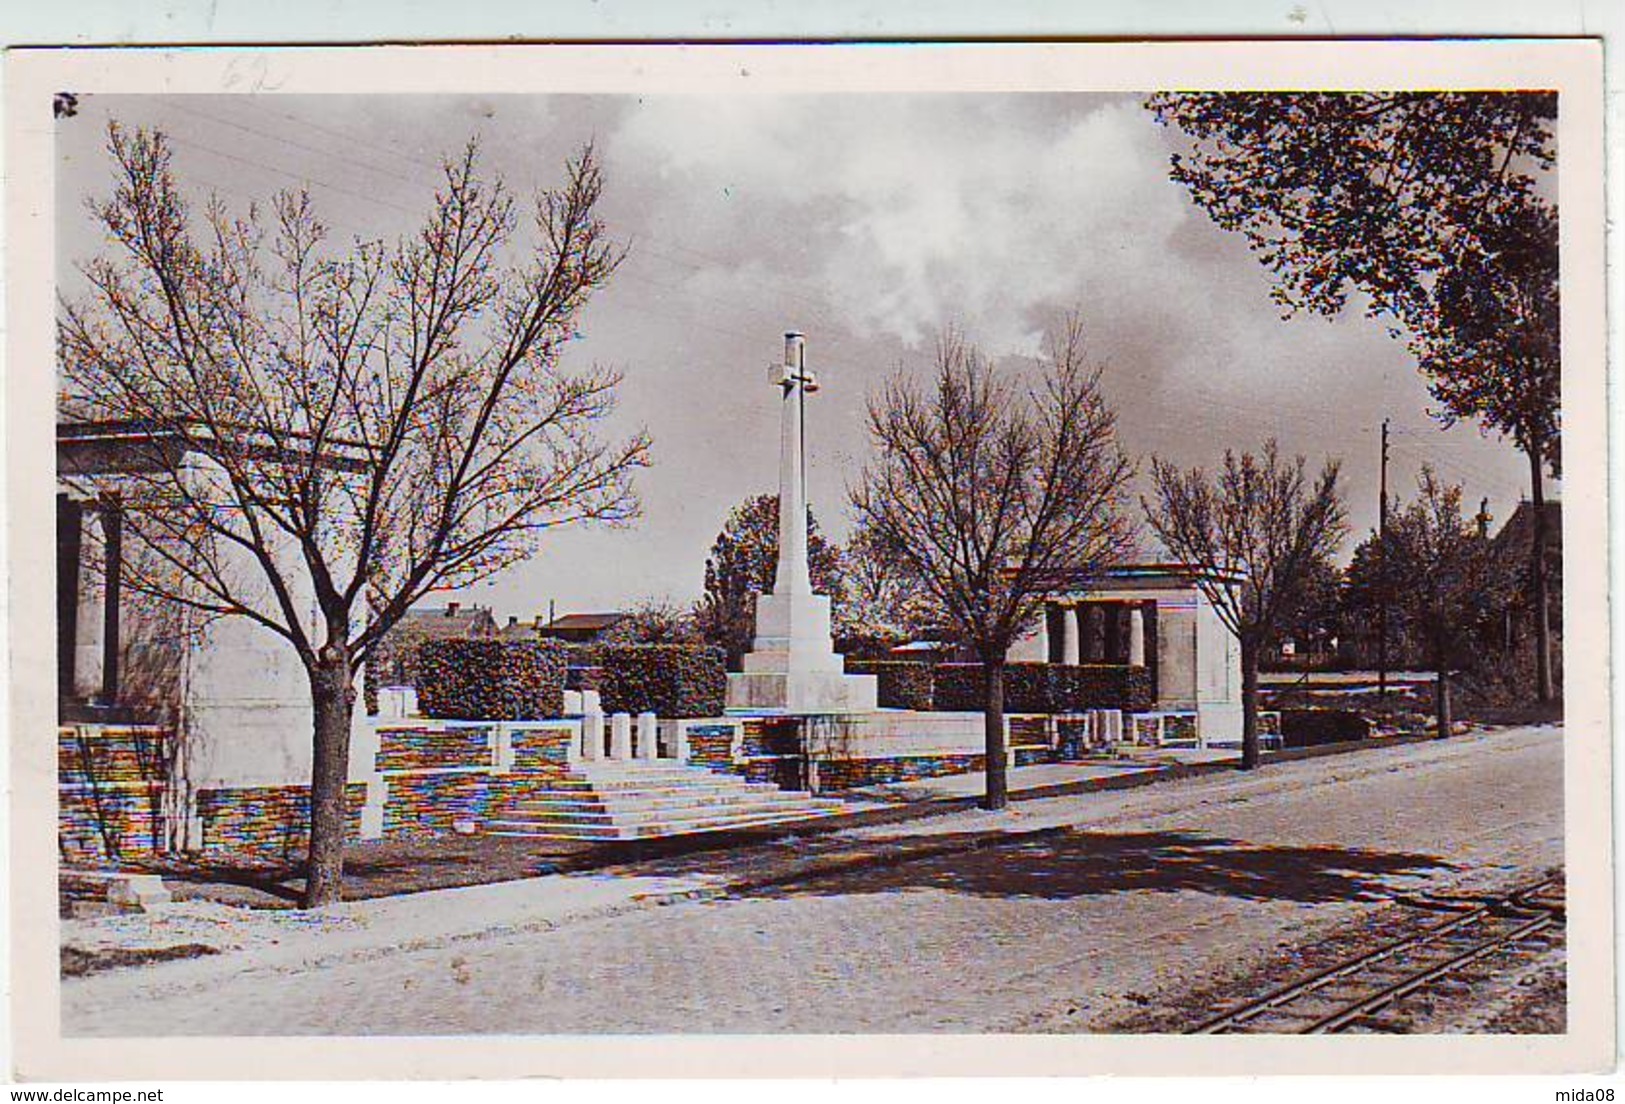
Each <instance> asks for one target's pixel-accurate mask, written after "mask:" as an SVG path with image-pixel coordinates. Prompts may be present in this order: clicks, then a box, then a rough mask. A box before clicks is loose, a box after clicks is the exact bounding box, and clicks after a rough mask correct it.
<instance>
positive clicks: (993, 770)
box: [982, 659, 1010, 809]
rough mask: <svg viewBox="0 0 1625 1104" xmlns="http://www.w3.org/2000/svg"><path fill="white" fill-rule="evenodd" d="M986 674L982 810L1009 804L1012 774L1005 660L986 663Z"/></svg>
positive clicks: (984, 664)
mask: <svg viewBox="0 0 1625 1104" xmlns="http://www.w3.org/2000/svg"><path fill="white" fill-rule="evenodd" d="M982 669H983V670H984V671H985V672H986V673H987V699H986V702H987V705H986V709H985V710H984V712H983V719H984V721H985V723H986V733H987V741H986V751H987V793H986V794H985V795H984V796H983V798H982V808H984V809H1002V808H1004V807H1005V806H1006V805H1008V804H1009V803H1010V795H1009V791H1010V781H1009V773H1008V772H1007V771H1006V769H1005V762H1004V754H1005V752H1004V661H1003V660H1002V659H1001V660H996V661H994V662H992V663H986V662H984V663H983V665H982Z"/></svg>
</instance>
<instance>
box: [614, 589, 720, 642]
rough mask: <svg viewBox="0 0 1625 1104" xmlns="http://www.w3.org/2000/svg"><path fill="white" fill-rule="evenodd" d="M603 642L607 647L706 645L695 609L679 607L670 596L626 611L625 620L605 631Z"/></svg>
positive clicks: (641, 603)
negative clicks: (696, 619)
mask: <svg viewBox="0 0 1625 1104" xmlns="http://www.w3.org/2000/svg"><path fill="white" fill-rule="evenodd" d="M599 640H600V641H601V642H602V643H604V644H700V643H703V642H704V638H703V637H702V636H701V635H700V627H699V625H698V624H697V623H696V622H695V619H694V611H693V609H691V608H689V607H687V606H682V605H679V604H678V603H677V602H676V601H674V600H673V599H672V598H670V597H669V596H663V597H659V598H645V599H643V600H642V601H639V602H638V603H636V604H635V605H633V606H632V607H631V608H630V609H628V610H627V611H626V616H625V617H623V618H622V619H621V620H619V621H617V622H615V624H613V625H611V626H610V627H609V628H608V629H605V630H604V632H603V635H602V636H600V637H599Z"/></svg>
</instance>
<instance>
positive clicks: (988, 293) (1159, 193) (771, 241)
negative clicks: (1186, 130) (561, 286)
mask: <svg viewBox="0 0 1625 1104" xmlns="http://www.w3.org/2000/svg"><path fill="white" fill-rule="evenodd" d="M614 144H615V145H617V146H618V147H619V148H620V150H621V151H622V153H623V155H624V156H626V158H627V160H628V161H629V162H633V163H638V164H642V165H644V166H646V167H647V171H652V172H653V173H654V174H655V176H656V180H657V181H658V185H657V186H658V187H659V188H660V189H662V190H663V191H664V194H665V195H667V196H669V197H682V198H681V200H680V203H681V213H679V212H678V211H675V210H673V211H670V212H668V213H667V214H666V216H665V217H664V218H662V219H661V223H662V224H663V226H664V227H665V228H666V230H667V231H668V232H674V233H680V234H682V235H683V236H685V237H693V238H696V239H701V240H705V241H708V242H711V243H715V242H717V241H726V242H728V243H729V244H728V246H727V247H726V249H725V252H724V253H723V254H722V255H720V256H718V257H717V258H716V261H717V263H719V264H728V265H734V264H738V263H741V262H742V261H744V260H746V259H747V257H748V255H749V253H750V252H752V251H754V252H756V253H758V254H759V253H761V252H762V251H780V252H788V253H792V254H796V255H799V257H800V260H801V261H802V263H803V266H804V270H805V272H806V277H807V279H809V280H811V281H814V282H815V283H816V285H817V290H818V292H819V294H820V295H822V296H824V297H827V299H828V300H829V302H830V303H831V305H832V308H833V310H834V313H835V314H836V315H837V316H838V317H839V318H840V319H841V320H842V322H843V324H844V325H845V326H847V327H848V328H849V329H850V330H851V331H852V332H854V333H860V334H861V333H866V332H867V333H869V334H874V335H885V336H890V337H894V338H897V339H900V340H902V341H903V342H905V343H907V344H911V345H913V344H918V343H919V342H921V341H922V340H923V339H924V338H926V337H927V336H928V335H929V334H931V333H933V332H935V331H936V330H938V329H939V328H940V327H942V326H943V325H945V324H946V323H948V322H950V321H951V322H955V323H957V324H959V325H960V326H962V327H963V328H964V329H966V330H967V331H968V332H969V333H971V334H972V335H974V337H975V338H976V339H977V340H978V341H980V342H981V343H983V344H984V345H985V346H987V348H988V349H989V351H992V352H998V353H1004V352H1021V353H1030V352H1034V351H1036V350H1037V348H1038V345H1039V341H1040V337H1041V333H1042V330H1043V324H1044V322H1046V321H1047V320H1048V319H1049V318H1051V317H1052V316H1053V314H1054V313H1055V311H1056V310H1058V309H1065V308H1068V307H1070V306H1073V305H1076V304H1078V303H1080V302H1083V301H1084V300H1092V301H1094V302H1095V303H1096V306H1097V308H1098V309H1099V310H1101V312H1102V313H1104V312H1106V311H1114V312H1115V311H1118V310H1121V309H1123V307H1124V306H1125V305H1126V302H1127V300H1128V299H1129V298H1131V297H1134V296H1142V297H1144V296H1154V295H1156V294H1157V293H1158V288H1159V287H1160V286H1161V285H1162V284H1163V283H1165V282H1166V275H1165V272H1164V270H1165V269H1166V267H1167V266H1166V243H1167V242H1168V240H1169V237H1170V235H1171V234H1172V233H1173V232H1174V230H1175V229H1176V228H1177V227H1178V226H1179V225H1180V223H1181V222H1182V221H1184V220H1185V219H1187V218H1189V217H1190V214H1189V210H1188V205H1187V204H1186V203H1185V201H1184V200H1183V198H1182V197H1181V195H1180V194H1179V192H1178V191H1177V189H1176V188H1175V187H1174V186H1173V185H1172V184H1170V183H1168V182H1167V179H1166V173H1165V171H1164V170H1163V168H1162V166H1163V165H1164V164H1165V154H1164V152H1163V149H1162V146H1161V137H1160V135H1159V134H1158V132H1157V130H1156V128H1155V127H1154V126H1152V125H1150V123H1149V120H1148V118H1147V117H1146V115H1145V113H1144V111H1143V110H1142V109H1141V108H1140V107H1139V105H1138V104H1137V103H1136V102H1133V101H1131V100H1124V99H1122V98H1115V99H1110V100H1103V99H1102V98H1100V97H1096V96H1065V97H1063V96H1022V95H1008V96H997V97H985V96H983V97H971V96H907V97H900V96H886V97H864V96H856V95H843V96H825V97H774V98H771V99H768V98H763V99H751V98H746V97H731V98H727V99H716V100H697V99H694V98H688V97H665V98H660V99H652V100H649V101H646V102H644V103H643V104H640V105H639V107H638V109H637V110H636V111H632V112H629V113H628V114H627V115H626V116H625V118H624V121H623V125H622V127H621V129H620V131H619V132H618V133H617V134H616V136H615V138H614ZM710 248H712V249H715V248H716V246H715V245H714V244H713V245H711V246H710ZM1086 305H1087V304H1086Z"/></svg>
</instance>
